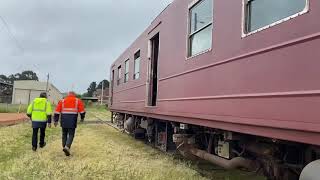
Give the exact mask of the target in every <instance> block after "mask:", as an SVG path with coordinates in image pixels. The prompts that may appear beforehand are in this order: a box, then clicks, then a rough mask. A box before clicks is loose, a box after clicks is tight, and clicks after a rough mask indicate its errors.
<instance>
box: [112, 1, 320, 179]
mask: <svg viewBox="0 0 320 180" xmlns="http://www.w3.org/2000/svg"><path fill="white" fill-rule="evenodd" d="M319 18H320V1H319V0H232V1H231V0H230V1H228V0H195V1H191V0H175V1H174V2H173V3H171V4H170V5H169V6H168V7H167V8H166V9H165V10H164V11H163V12H162V13H161V14H160V15H159V16H158V17H157V18H156V19H155V20H154V21H153V22H152V23H151V25H150V26H149V27H148V28H147V29H146V30H145V31H144V32H143V33H142V34H141V35H140V36H139V37H138V39H137V40H136V41H135V42H134V43H133V44H132V45H131V46H130V47H129V48H128V49H127V50H126V51H125V52H124V53H123V54H122V55H121V56H120V57H119V58H118V59H117V60H116V61H115V62H114V63H113V65H112V67H111V80H112V85H111V86H112V87H111V88H110V90H111V92H110V93H111V96H112V98H111V102H110V103H111V105H110V109H111V111H112V112H113V119H115V121H117V123H118V125H119V126H122V127H123V128H125V129H126V130H127V131H128V132H130V133H134V134H136V135H137V136H139V137H145V138H146V139H148V140H149V141H150V142H155V144H156V146H158V147H160V148H162V149H163V150H168V149H169V150H170V149H172V148H178V150H180V151H181V152H186V151H188V152H189V153H191V154H194V155H196V156H199V157H204V158H206V159H209V160H210V161H211V162H213V163H216V164H219V165H221V166H223V167H226V168H236V167H245V168H250V167H251V168H252V167H254V168H257V167H260V168H261V169H263V170H264V172H265V174H267V175H268V176H269V177H270V178H273V179H285V178H287V179H295V178H297V177H298V176H299V172H301V169H302V168H303V167H304V166H305V165H306V164H308V163H309V162H311V161H314V160H316V159H318V158H319V157H320V150H319V148H318V146H319V145H320V81H319V78H320V76H319V75H320V68H319V67H320V20H319ZM201 153H202V154H201ZM207 157H210V158H211V159H210V158H207ZM212 158H213V159H212ZM291 172H296V174H295V173H291ZM292 176H294V178H293V177H292Z"/></svg>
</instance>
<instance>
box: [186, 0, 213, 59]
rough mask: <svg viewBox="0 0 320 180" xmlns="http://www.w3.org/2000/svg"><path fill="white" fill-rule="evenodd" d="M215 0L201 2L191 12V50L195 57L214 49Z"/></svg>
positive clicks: (189, 52)
mask: <svg viewBox="0 0 320 180" xmlns="http://www.w3.org/2000/svg"><path fill="white" fill-rule="evenodd" d="M212 22H213V0H200V1H199V2H198V3H197V4H195V5H194V6H192V7H191V9H190V11H189V40H188V41H189V43H188V44H189V50H188V56H189V57H190V56H194V55H196V54H199V53H201V52H203V51H206V50H208V49H210V48H211V47H212V27H213V26H212V24H213V23H212Z"/></svg>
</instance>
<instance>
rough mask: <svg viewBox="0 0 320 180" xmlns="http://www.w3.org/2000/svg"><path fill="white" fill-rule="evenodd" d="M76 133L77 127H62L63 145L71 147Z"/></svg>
mask: <svg viewBox="0 0 320 180" xmlns="http://www.w3.org/2000/svg"><path fill="white" fill-rule="evenodd" d="M75 133H76V129H75V128H62V147H66V146H67V147H68V148H71V145H72V142H73V138H74V134H75Z"/></svg>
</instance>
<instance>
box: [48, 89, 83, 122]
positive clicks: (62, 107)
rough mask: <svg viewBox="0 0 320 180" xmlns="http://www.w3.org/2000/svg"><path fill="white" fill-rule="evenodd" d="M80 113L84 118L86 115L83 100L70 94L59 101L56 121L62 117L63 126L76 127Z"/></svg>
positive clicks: (55, 116)
mask: <svg viewBox="0 0 320 180" xmlns="http://www.w3.org/2000/svg"><path fill="white" fill-rule="evenodd" d="M78 114H80V115H81V118H84V116H85V109H84V104H83V102H82V101H81V100H80V99H78V98H76V97H75V96H74V95H68V96H67V97H66V98H64V99H63V100H61V101H60V102H59V103H58V105H57V107H56V111H55V115H54V121H55V122H58V121H59V119H61V127H62V128H76V127H77V121H78Z"/></svg>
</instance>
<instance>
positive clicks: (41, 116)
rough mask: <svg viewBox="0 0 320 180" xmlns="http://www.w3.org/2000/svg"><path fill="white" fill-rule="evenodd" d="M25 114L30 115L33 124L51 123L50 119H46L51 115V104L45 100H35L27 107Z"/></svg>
mask: <svg viewBox="0 0 320 180" xmlns="http://www.w3.org/2000/svg"><path fill="white" fill-rule="evenodd" d="M27 114H28V115H31V120H32V121H33V122H47V121H50V122H48V123H51V118H48V116H51V115H52V108H51V103H50V102H49V101H48V100H47V99H46V98H35V99H34V100H33V102H32V103H31V104H30V105H29V107H28V111H27Z"/></svg>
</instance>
